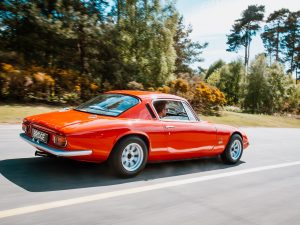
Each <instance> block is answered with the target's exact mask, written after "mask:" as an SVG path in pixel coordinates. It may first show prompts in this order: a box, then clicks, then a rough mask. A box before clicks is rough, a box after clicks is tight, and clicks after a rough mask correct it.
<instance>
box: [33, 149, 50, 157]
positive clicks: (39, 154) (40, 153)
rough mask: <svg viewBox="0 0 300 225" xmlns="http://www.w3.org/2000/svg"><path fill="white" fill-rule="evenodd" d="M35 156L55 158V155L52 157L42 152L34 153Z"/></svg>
mask: <svg viewBox="0 0 300 225" xmlns="http://www.w3.org/2000/svg"><path fill="white" fill-rule="evenodd" d="M34 155H35V156H42V157H49V158H55V156H54V155H51V154H49V153H47V152H41V151H35V153H34Z"/></svg>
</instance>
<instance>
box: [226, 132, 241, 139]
mask: <svg viewBox="0 0 300 225" xmlns="http://www.w3.org/2000/svg"><path fill="white" fill-rule="evenodd" d="M235 134H237V135H239V136H240V137H241V138H242V140H243V135H242V133H241V132H239V131H234V132H233V133H232V134H231V135H230V138H231V137H232V136H233V135H235ZM230 138H229V140H230Z"/></svg>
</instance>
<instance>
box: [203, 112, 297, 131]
mask: <svg viewBox="0 0 300 225" xmlns="http://www.w3.org/2000/svg"><path fill="white" fill-rule="evenodd" d="M200 118H202V119H203V120H206V121H210V122H213V123H222V124H228V125H232V126H237V127H298V128H300V119H296V118H294V117H287V116H270V115H261V114H248V113H236V112H228V111H224V112H222V113H221V116H201V115H200Z"/></svg>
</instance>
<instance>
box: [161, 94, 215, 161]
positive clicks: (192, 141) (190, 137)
mask: <svg viewBox="0 0 300 225" xmlns="http://www.w3.org/2000/svg"><path fill="white" fill-rule="evenodd" d="M166 108H167V115H166V116H165V117H163V118H161V121H162V124H163V127H164V129H165V132H166V134H167V145H168V152H169V153H170V154H172V155H173V156H174V157H173V158H185V157H187V158H188V157H197V156H202V155H203V154H206V153H208V152H210V151H211V150H212V149H213V147H214V145H215V143H216V128H215V127H214V126H213V125H212V124H208V123H205V122H202V121H199V120H198V118H197V117H196V116H195V115H194V113H193V111H192V110H191V108H190V106H189V104H188V103H186V102H184V101H179V100H167V105H166Z"/></svg>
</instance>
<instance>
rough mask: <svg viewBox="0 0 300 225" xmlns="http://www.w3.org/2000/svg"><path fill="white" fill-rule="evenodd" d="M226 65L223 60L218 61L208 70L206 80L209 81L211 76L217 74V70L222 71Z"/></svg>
mask: <svg viewBox="0 0 300 225" xmlns="http://www.w3.org/2000/svg"><path fill="white" fill-rule="evenodd" d="M225 64H226V63H225V62H224V61H223V60H222V59H219V60H217V61H216V62H214V63H213V64H211V65H210V66H209V67H208V70H207V72H206V75H205V79H208V78H209V76H210V75H211V74H212V73H213V72H215V71H216V70H218V69H220V68H221V67H222V66H224V65H225Z"/></svg>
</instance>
